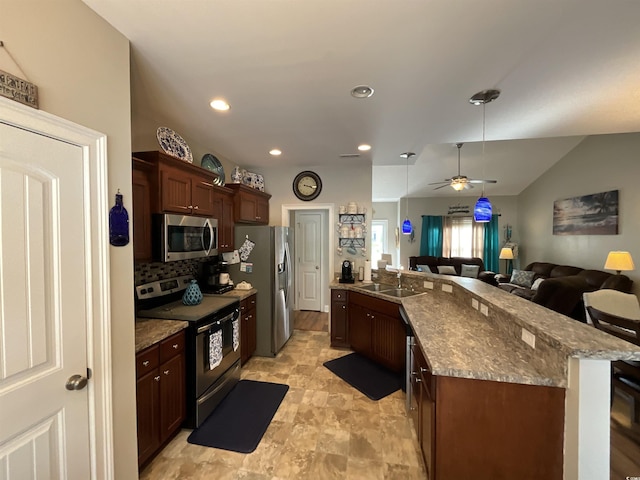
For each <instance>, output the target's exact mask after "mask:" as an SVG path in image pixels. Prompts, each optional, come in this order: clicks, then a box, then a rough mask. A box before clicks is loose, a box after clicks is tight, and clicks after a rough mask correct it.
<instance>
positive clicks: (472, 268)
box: [460, 263, 480, 278]
mask: <svg viewBox="0 0 640 480" xmlns="http://www.w3.org/2000/svg"><path fill="white" fill-rule="evenodd" d="M479 272H480V267H479V266H478V265H466V264H464V263H463V264H462V265H461V266H460V276H461V277H470V278H478V273H479Z"/></svg>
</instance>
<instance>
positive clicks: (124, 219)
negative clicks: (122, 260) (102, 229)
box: [109, 190, 129, 247]
mask: <svg viewBox="0 0 640 480" xmlns="http://www.w3.org/2000/svg"><path fill="white" fill-rule="evenodd" d="M109 243H111V245H113V246H115V247H123V246H125V245H126V244H128V243H129V214H128V213H127V210H126V208H124V205H123V204H122V194H121V193H120V190H118V193H116V204H115V205H114V206H113V207H111V210H110V211H109Z"/></svg>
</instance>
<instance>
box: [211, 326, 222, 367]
mask: <svg viewBox="0 0 640 480" xmlns="http://www.w3.org/2000/svg"><path fill="white" fill-rule="evenodd" d="M220 362H222V330H218V331H217V332H215V333H212V334H211V335H209V370H213V369H214V368H216V367H217V366H218V365H220Z"/></svg>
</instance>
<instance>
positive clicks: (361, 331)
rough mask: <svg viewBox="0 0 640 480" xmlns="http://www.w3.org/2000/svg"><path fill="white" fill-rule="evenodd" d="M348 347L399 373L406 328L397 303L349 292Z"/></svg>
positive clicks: (403, 355) (403, 362)
mask: <svg viewBox="0 0 640 480" xmlns="http://www.w3.org/2000/svg"><path fill="white" fill-rule="evenodd" d="M348 304H349V307H348V315H349V327H348V328H349V344H350V345H351V348H352V349H353V350H355V351H356V352H358V353H361V354H362V355H365V356H367V357H369V358H371V359H372V360H374V361H376V362H378V363H380V364H381V365H384V366H385V367H387V368H389V369H390V370H394V371H397V372H400V371H402V370H404V364H405V342H406V330H405V325H404V323H403V322H402V320H401V318H400V313H399V306H398V304H397V303H393V302H388V301H386V300H382V299H379V298H375V297H370V296H368V295H363V294H361V293H356V292H349V302H348Z"/></svg>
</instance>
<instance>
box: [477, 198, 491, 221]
mask: <svg viewBox="0 0 640 480" xmlns="http://www.w3.org/2000/svg"><path fill="white" fill-rule="evenodd" d="M491 213H492V211H491V202H490V201H489V199H488V198H487V197H480V198H479V199H478V201H477V202H476V206H475V207H474V208H473V219H474V220H475V221H476V222H490V221H491Z"/></svg>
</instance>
